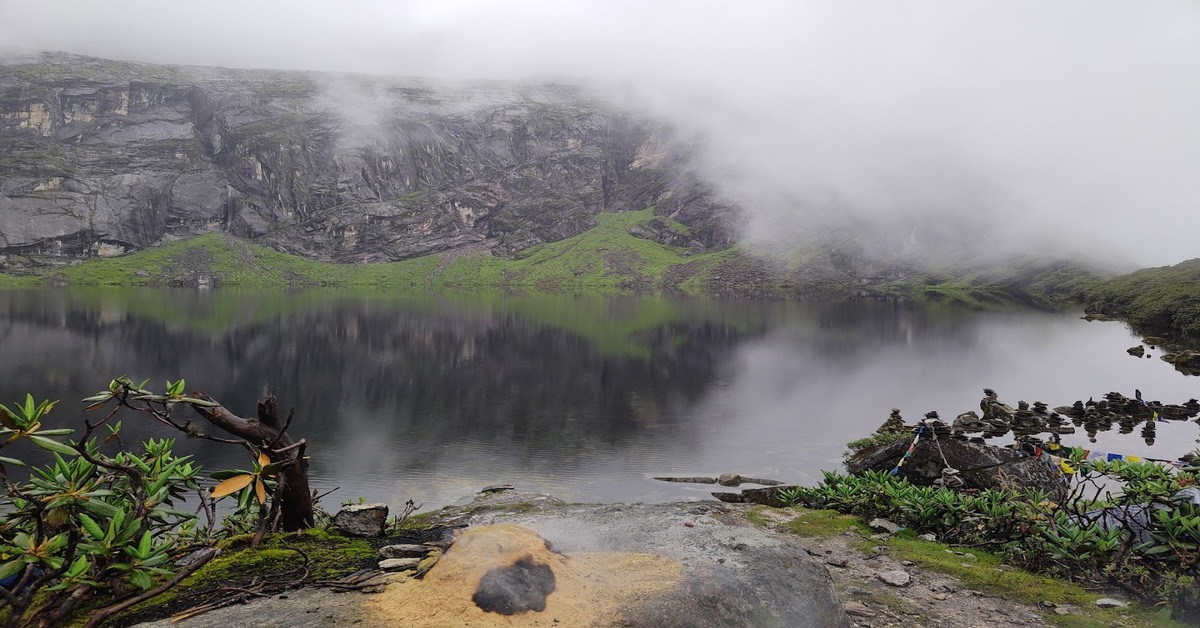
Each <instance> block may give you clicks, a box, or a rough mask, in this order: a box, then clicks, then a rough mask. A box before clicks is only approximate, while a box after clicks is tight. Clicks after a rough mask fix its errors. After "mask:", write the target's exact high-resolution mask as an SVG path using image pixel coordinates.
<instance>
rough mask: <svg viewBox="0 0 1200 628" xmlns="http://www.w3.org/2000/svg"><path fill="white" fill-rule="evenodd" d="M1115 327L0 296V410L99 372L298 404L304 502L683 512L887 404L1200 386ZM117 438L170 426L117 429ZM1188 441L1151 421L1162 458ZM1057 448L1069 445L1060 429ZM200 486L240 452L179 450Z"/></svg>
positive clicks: (924, 407) (194, 294) (69, 403)
mask: <svg viewBox="0 0 1200 628" xmlns="http://www.w3.org/2000/svg"><path fill="white" fill-rule="evenodd" d="M1136 343H1137V336H1135V335H1133V334H1132V332H1130V331H1129V330H1128V329H1127V328H1126V327H1125V326H1124V325H1123V324H1120V323H1098V322H1097V323H1088V322H1085V321H1082V320H1080V319H1079V313H1078V312H1056V313H1048V312H1036V311H1020V312H1007V313H983V312H972V311H966V310H961V309H955V308H951V307H945V306H924V305H920V304H914V303H885V302H875V301H859V302H839V303H781V302H753V301H713V300H669V299H664V298H609V299H605V298H572V297H500V296H496V297H478V296H459V297H447V296H427V295H395V294H387V293H375V292H339V291H308V292H262V291H259V292H241V291H234V290H212V291H195V290H134V289H130V290H111V289H109V290H84V289H71V290H41V291H29V292H0V356H3V360H2V362H0V400H3V401H4V402H10V401H15V400H18V399H23V398H24V395H25V393H26V392H32V393H33V394H34V395H35V396H36V397H38V398H39V399H40V398H50V399H60V400H62V401H61V403H60V404H59V405H58V407H57V408H56V409H55V411H54V419H53V420H52V421H49V422H48V423H52V424H54V425H55V426H58V425H63V426H72V427H73V426H77V425H80V423H78V420H79V417H80V416H81V413H80V410H81V409H82V405H83V404H80V403H77V400H78V399H82V398H83V397H85V396H87V395H90V394H92V393H93V392H95V391H97V390H100V389H102V388H104V387H105V386H106V385H107V382H108V380H109V379H110V378H111V377H114V376H117V375H122V374H126V375H129V376H131V377H133V378H135V379H144V378H149V379H150V380H151V382H152V386H155V387H161V386H162V381H163V380H165V379H167V378H170V379H175V378H178V377H186V378H187V385H188V389H189V390H200V391H203V392H205V393H208V394H210V395H212V396H214V397H215V398H217V399H219V400H221V401H222V402H223V403H224V404H225V405H226V406H227V407H229V408H230V409H232V410H233V411H235V412H238V413H241V414H243V415H252V414H253V413H254V404H255V401H256V400H257V399H258V398H260V397H262V396H263V395H265V394H266V393H268V392H272V393H274V394H276V395H277V397H278V398H279V405H280V406H281V408H284V409H286V408H287V407H289V406H294V407H295V408H296V418H295V420H294V422H293V424H292V429H291V433H292V434H293V435H294V436H295V437H304V438H307V439H308V441H309V442H310V447H309V449H308V451H309V454H310V455H311V456H312V464H311V472H312V476H313V477H312V480H313V484H314V487H315V488H317V489H320V490H321V491H322V492H324V491H327V490H329V489H332V488H335V487H340V490H338V491H337V492H335V493H334V494H333V495H331V496H330V497H328V498H326V500H325V503H326V505H327V506H328V507H335V506H336V505H337V504H338V503H339V502H341V501H343V500H348V499H352V498H357V497H359V496H363V497H365V498H367V499H368V500H370V501H383V502H386V503H389V504H391V505H393V507H395V506H399V505H402V504H403V503H404V501H405V500H407V499H413V500H415V501H416V502H418V503H420V504H423V505H424V506H425V509H432V508H437V507H440V506H442V505H445V504H448V503H451V502H454V501H456V500H459V499H460V498H463V497H465V496H467V495H470V494H471V493H473V492H474V491H476V490H477V489H479V488H481V487H483V486H485V485H489V484H497V483H508V484H514V485H517V486H518V487H519V488H522V489H528V490H535V491H544V492H549V493H552V494H555V495H557V496H559V497H561V498H563V499H566V500H569V501H602V502H612V501H623V502H632V501H672V500H679V499H689V498H696V499H702V498H706V497H707V496H708V490H709V489H710V487H706V486H691V485H682V484H668V483H663V482H657V481H654V480H652V479H650V478H651V477H652V476H656V475H708V476H715V475H718V474H720V473H724V472H736V473H740V474H742V475H746V476H751V477H768V478H775V479H779V480H783V481H788V482H801V483H814V482H815V481H817V480H818V479H819V478H820V470H821V469H839V468H840V464H841V455H842V452H843V450H844V447H843V445H844V443H846V442H847V441H850V440H854V439H856V438H861V437H863V436H866V435H868V434H870V433H871V432H872V431H873V430H874V429H875V428H876V427H878V426H879V425H880V424H881V423H882V422H883V421H884V419H886V418H887V415H888V412H889V410H890V408H892V407H893V406H895V407H899V408H901V410H902V412H903V414H904V416H905V417H906V418H907V419H909V420H910V421H911V420H915V419H917V418H919V417H921V416H922V414H923V413H924V412H926V411H928V410H938V412H939V413H940V414H941V416H942V417H943V418H953V417H954V416H955V415H956V414H958V413H960V412H964V411H967V410H971V409H977V408H978V402H979V399H980V397H981V396H982V395H981V390H982V389H983V388H984V387H991V388H995V389H996V390H997V391H998V392H999V393H1000V398H1001V399H1002V400H1004V401H1005V402H1007V403H1010V404H1012V405H1013V406H1015V405H1016V402H1017V400H1018V399H1025V400H1028V401H1030V402H1032V401H1034V400H1042V401H1045V402H1047V403H1049V404H1050V405H1051V406H1057V405H1064V404H1069V403H1071V402H1072V401H1074V400H1076V399H1087V398H1088V397H1093V396H1094V397H1097V398H1099V397H1100V396H1101V395H1103V394H1104V393H1105V392H1108V391H1110V390H1117V391H1121V392H1122V393H1124V394H1127V395H1129V396H1132V395H1133V390H1134V388H1140V389H1141V390H1142V391H1143V393H1145V395H1146V397H1147V398H1149V399H1157V400H1161V401H1163V402H1165V403H1182V402H1183V401H1185V400H1187V399H1188V398H1191V397H1200V379H1197V378H1189V377H1185V376H1183V375H1181V374H1179V373H1178V372H1176V371H1175V370H1173V369H1172V368H1171V366H1170V365H1168V364H1166V363H1165V362H1162V361H1161V360H1159V359H1157V358H1158V355H1157V354H1158V353H1159V351H1158V350H1152V351H1150V352H1149V353H1151V354H1153V355H1154V359H1137V358H1133V357H1131V356H1129V355H1127V354H1126V353H1125V349H1126V348H1128V347H1130V346H1132V345H1133V344H1136ZM125 426H126V427H125V433H126V437H127V442H128V441H130V440H133V439H134V438H137V439H142V438H145V437H148V436H174V434H172V433H171V432H170V431H168V430H165V429H164V428H161V426H157V425H155V424H153V423H150V422H148V421H146V420H144V418H143V417H139V416H136V415H130V416H128V417H127V418H126V420H125ZM1198 435H1200V427H1198V426H1197V425H1196V424H1195V423H1192V422H1172V423H1166V424H1163V425H1161V426H1160V427H1159V429H1158V440H1157V443H1156V444H1155V445H1154V446H1153V447H1149V446H1147V445H1146V444H1145V443H1144V442H1143V441H1142V439H1141V438H1140V437H1139V436H1138V434H1137V431H1136V430H1135V431H1134V433H1133V434H1128V435H1119V434H1117V433H1115V432H1106V433H1101V434H1100V435H1099V436H1098V439H1097V442H1096V443H1095V444H1094V445H1091V446H1092V447H1093V448H1096V449H1102V450H1104V451H1114V452H1122V453H1129V454H1137V455H1149V456H1153V457H1159V458H1174V457H1177V456H1179V455H1181V454H1183V453H1186V452H1187V451H1190V450H1191V449H1193V448H1194V447H1196V439H1197V436H1198ZM1064 440H1065V442H1067V443H1068V444H1076V445H1087V444H1088V443H1087V438H1086V436H1085V435H1084V434H1082V432H1081V433H1079V434H1077V435H1074V436H1068V437H1065V439H1064ZM187 447H188V450H187V451H188V452H189V453H194V454H196V455H197V456H198V458H200V460H201V462H202V463H203V464H204V465H205V467H206V468H209V469H213V470H215V469H217V468H230V467H234V466H245V464H246V462H247V460H243V459H244V458H246V457H247V456H246V455H245V453H244V452H243V451H241V450H240V449H238V448H234V447H229V446H222V445H218V444H215V443H208V442H197V441H191V442H190V443H188V445H187Z"/></svg>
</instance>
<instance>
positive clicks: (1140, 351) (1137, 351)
mask: <svg viewBox="0 0 1200 628" xmlns="http://www.w3.org/2000/svg"><path fill="white" fill-rule="evenodd" d="M1125 353H1128V354H1129V355H1132V356H1133V357H1135V358H1140V357H1142V356H1143V355H1146V348H1145V347H1143V346H1142V345H1137V346H1134V347H1129V348H1128V349H1126V350H1125Z"/></svg>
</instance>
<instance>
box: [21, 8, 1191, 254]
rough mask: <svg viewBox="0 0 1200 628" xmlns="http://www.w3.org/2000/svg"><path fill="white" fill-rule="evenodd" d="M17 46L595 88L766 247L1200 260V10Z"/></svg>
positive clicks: (115, 36)
mask: <svg viewBox="0 0 1200 628" xmlns="http://www.w3.org/2000/svg"><path fill="white" fill-rule="evenodd" d="M0 44H8V45H16V46H20V47H25V48H35V49H48V50H66V51H70V52H77V53H82V54H90V55H96V56H104V57H114V58H121V59H132V60H141V61H150V62H158V63H185V64H202V65H224V66H230V67H272V68H288V69H311V70H337V71H353V72H367V73H379V74H402V75H418V76H429V77H435V78H443V79H462V78H495V79H521V80H555V81H570V82H579V83H583V84H585V85H587V86H589V87H591V88H592V89H595V90H596V91H597V92H598V93H599V94H602V95H604V96H605V97H607V98H609V99H612V100H613V101H615V102H617V103H618V104H620V105H622V106H625V107H629V108H631V109H635V110H641V111H644V112H646V113H648V114H650V115H653V116H656V117H659V118H662V119H664V120H666V121H669V122H670V123H671V124H673V125H675V126H676V127H677V128H678V129H679V130H680V132H681V134H682V135H683V136H684V137H688V138H693V139H694V140H695V143H696V146H697V150H698V152H697V162H696V167H697V168H698V169H699V170H701V171H702V172H704V173H705V174H706V177H707V180H708V181H710V182H711V183H712V184H713V185H714V186H715V187H716V188H717V189H718V190H719V191H720V192H721V193H723V194H724V195H725V196H727V197H729V198H730V199H732V200H734V201H736V202H738V203H739V204H741V205H743V206H744V207H746V208H747V210H748V213H749V220H748V223H747V225H746V235H747V237H749V238H751V239H752V240H756V241H767V240H770V239H771V238H773V237H775V238H777V237H779V236H780V235H781V234H788V233H790V230H791V229H795V228H800V227H803V226H806V225H813V224H821V223H824V222H826V221H830V220H834V221H843V220H856V221H869V222H871V223H875V224H886V225H897V226H903V225H906V224H908V223H909V221H911V220H912V219H913V217H914V216H924V217H926V218H929V217H933V218H935V219H936V218H938V217H940V216H954V217H956V218H960V219H962V220H965V221H966V222H969V223H974V224H977V225H978V228H980V229H989V230H991V231H990V233H993V234H994V238H991V240H990V241H993V242H995V243H997V244H996V246H997V247H1000V248H1002V249H1005V250H1011V249H1010V248H1009V247H1008V245H1009V244H1011V243H1021V244H1024V245H1036V246H1040V247H1046V248H1044V249H1043V250H1049V251H1053V252H1062V253H1079V252H1083V253H1090V254H1092V255H1094V256H1099V257H1103V258H1105V259H1108V260H1110V261H1112V260H1121V259H1124V260H1128V261H1132V262H1136V263H1138V264H1142V265H1159V264H1168V263H1175V262H1178V261H1180V260H1183V259H1187V258H1191V257H1196V256H1198V255H1200V251H1198V250H1197V249H1198V248H1200V247H1196V246H1195V245H1194V244H1193V243H1192V242H1193V240H1194V239H1195V236H1194V235H1193V230H1194V229H1195V228H1196V227H1197V226H1198V223H1200V219H1197V218H1196V216H1197V215H1198V214H1200V212H1197V211H1196V209H1197V200H1198V199H1200V114H1198V113H1197V112H1200V3H1197V2H1194V0H1180V1H1170V0H1156V1H1154V2H1111V1H1105V0H1075V1H1056V2H1045V1H1042V0H1038V1H1014V0H1004V1H995V2H987V1H972V0H957V1H955V2H945V1H937V2H932V1H931V2H913V1H910V2H895V1H889V2H885V1H880V2H864V1H854V0H851V1H848V0H838V1H836V2H832V1H831V2H824V3H818V2H801V1H788V2H705V1H696V0H683V1H670V2H645V1H642V2H634V1H625V0H603V1H588V2H558V1H555V0H541V1H520V0H503V1H501V0H496V1H489V2H485V1H479V0H476V1H458V2H455V1H446V0H428V1H419V2H388V1H370V2H365V1H360V2H338V3H332V2H312V1H300V2H296V1H290V2H279V1H269V2H236V3H235V2H226V1H224V0H218V1H210V2H206V3H201V4H194V3H183V4H181V3H167V2H161V0H150V1H118V2H104V3H95V2H46V3H32V2H26V3H20V4H18V3H16V2H13V1H12V0H4V2H3V4H0ZM1000 243H1004V244H1003V245H1001V244H1000Z"/></svg>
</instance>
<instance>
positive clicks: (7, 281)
mask: <svg viewBox="0 0 1200 628" xmlns="http://www.w3.org/2000/svg"><path fill="white" fill-rule="evenodd" d="M652 218H653V209H652V208H647V209H644V210H641V211H636V212H624V213H606V214H600V215H599V216H597V219H596V221H597V225H596V226H595V227H594V228H592V229H590V230H588V231H587V232H585V233H583V234H580V235H578V236H575V237H573V238H568V239H566V240H562V241H559V242H552V243H545V244H540V245H537V246H534V247H530V248H529V249H527V250H525V251H522V253H521V254H520V255H519V256H518V257H516V258H514V259H504V258H500V257H496V256H493V255H475V256H471V255H462V256H458V257H456V258H454V259H452V260H451V259H449V258H445V259H444V258H443V256H442V255H440V254H438V255H428V256H424V257H418V258H414V259H409V260H404V261H399V262H390V263H379V264H330V263H324V262H319V261H315V260H311V259H307V258H304V257H300V256H296V255H289V254H286V253H280V252H278V251H274V250H272V249H268V248H266V247H262V246H258V245H256V244H254V243H252V242H248V241H244V240H239V239H237V238H233V237H230V236H227V235H224V234H217V233H210V234H206V235H202V236H198V237H195V238H191V239H189V240H184V241H179V242H171V243H166V244H163V245H160V246H155V247H152V248H149V249H146V250H143V251H139V252H136V253H133V254H131V255H125V256H121V257H115V258H106V259H93V260H88V261H85V262H83V263H80V264H78V265H76V266H71V267H67V268H63V269H60V270H59V271H58V272H57V274H58V275H59V276H61V278H62V279H63V280H65V281H66V282H67V283H69V284H71V285H76V286H154V285H169V284H172V283H177V282H183V283H186V282H187V281H188V277H189V272H192V271H194V272H196V273H199V274H202V275H206V276H209V277H212V278H214V279H215V280H216V282H217V283H218V284H219V285H222V286H231V287H239V286H240V287H251V288H259V287H269V286H276V287H283V286H358V287H364V286H370V287H377V288H422V289H427V290H439V291H440V290H469V291H475V290H480V289H499V290H506V291H513V290H517V291H523V292H533V293H539V292H540V293H553V294H583V293H586V294H634V293H639V294H640V293H652V292H657V291H659V290H661V289H662V288H663V287H664V285H663V284H664V279H665V278H666V276H667V272H668V271H669V270H670V269H671V268H672V267H674V266H676V265H679V264H685V263H687V264H696V265H698V269H697V273H696V275H695V276H693V277H692V281H691V282H689V283H688V284H687V286H684V287H681V288H680V289H681V290H683V291H696V292H698V291H699V290H701V289H702V287H703V281H704V277H705V271H711V268H712V267H715V266H716V265H717V264H720V263H722V262H723V261H724V260H726V259H727V258H728V257H729V255H728V253H727V252H718V253H708V254H703V255H693V256H685V255H683V254H682V253H683V251H681V250H678V249H675V248H673V247H667V246H663V245H660V244H658V243H656V242H652V241H649V240H645V239H642V238H635V237H633V236H632V235H630V234H629V228H630V227H632V226H633V225H635V224H638V223H642V222H646V221H649V220H650V219H652ZM139 271H140V274H141V275H146V276H139ZM36 281H37V280H36V279H33V278H30V277H5V278H3V280H2V281H0V286H8V287H17V286H29V285H33V284H34V283H35V282H36Z"/></svg>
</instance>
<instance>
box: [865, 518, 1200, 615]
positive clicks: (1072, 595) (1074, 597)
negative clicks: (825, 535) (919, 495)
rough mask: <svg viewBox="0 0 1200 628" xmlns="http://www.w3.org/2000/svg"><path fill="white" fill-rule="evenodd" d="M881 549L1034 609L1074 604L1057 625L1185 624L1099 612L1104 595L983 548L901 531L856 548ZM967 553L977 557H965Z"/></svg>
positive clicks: (1130, 611) (1136, 611) (1135, 611)
mask: <svg viewBox="0 0 1200 628" xmlns="http://www.w3.org/2000/svg"><path fill="white" fill-rule="evenodd" d="M879 545H882V546H884V547H887V548H888V550H889V554H890V555H891V556H892V557H893V558H894V559H896V560H910V561H912V562H914V563H916V564H917V565H919V566H921V567H923V568H925V569H929V570H931V571H936V572H939V573H944V574H948V575H951V576H954V577H956V578H958V579H959V580H961V581H962V582H963V583H965V584H966V585H968V586H970V587H972V588H974V589H979V590H981V591H984V592H986V593H990V594H994V595H999V596H1001V597H1003V598H1005V599H1009V600H1017V601H1021V602H1024V603H1026V604H1031V605H1037V603H1038V602H1041V601H1043V600H1045V601H1049V602H1053V603H1054V604H1056V605H1060V606H1061V605H1063V604H1070V605H1072V606H1074V607H1075V611H1074V613H1073V614H1071V615H1063V616H1060V615H1052V616H1049V619H1050V621H1051V622H1053V623H1055V624H1056V625H1062V626H1096V627H1101V626H1111V625H1114V622H1116V621H1118V620H1119V619H1121V618H1122V616H1127V617H1130V618H1133V619H1135V620H1136V621H1138V623H1139V624H1141V625H1147V626H1162V627H1163V628H1168V627H1170V628H1174V627H1181V628H1182V627H1183V626H1185V624H1183V623H1180V622H1177V621H1174V620H1172V619H1170V618H1169V617H1166V616H1164V615H1163V614H1160V613H1157V612H1155V611H1153V610H1150V609H1144V608H1140V607H1138V606H1136V605H1133V604H1131V605H1130V606H1129V608H1125V609H1101V608H1099V607H1097V606H1096V600H1097V599H1099V598H1101V597H1106V595H1103V594H1097V593H1094V592H1090V591H1087V590H1085V589H1084V588H1082V587H1080V586H1079V585H1077V584H1074V583H1072V582H1068V581H1065V580H1059V579H1056V578H1050V577H1047V576H1040V575H1037V574H1032V573H1029V572H1027V571H1025V570H1022V569H1018V568H1015V567H1012V566H1009V565H1006V564H1005V563H1004V561H1003V560H1002V559H1001V558H1000V557H998V556H996V555H994V554H991V553H989V552H985V551H983V550H979V549H970V548H950V547H947V546H946V545H944V544H942V543H937V542H932V541H922V540H920V539H916V538H912V537H911V536H910V535H906V534H903V533H902V534H900V535H897V536H893V537H892V538H890V539H887V540H886V541H882V542H879V541H875V540H869V539H862V540H861V541H859V542H858V543H857V544H856V546H857V548H858V549H860V550H862V551H865V552H871V551H873V549H874V548H875V547H877V546H879ZM960 554H961V555H960ZM966 554H970V555H971V556H973V558H969V557H967V556H966Z"/></svg>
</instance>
